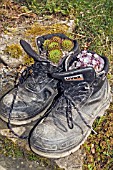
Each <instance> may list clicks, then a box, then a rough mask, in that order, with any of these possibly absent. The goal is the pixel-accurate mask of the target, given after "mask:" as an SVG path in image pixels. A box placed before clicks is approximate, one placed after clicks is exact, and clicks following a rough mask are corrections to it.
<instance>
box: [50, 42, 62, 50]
mask: <svg viewBox="0 0 113 170" xmlns="http://www.w3.org/2000/svg"><path fill="white" fill-rule="evenodd" d="M56 48H60V44H59V43H58V42H51V43H50V44H49V45H48V50H53V49H56Z"/></svg>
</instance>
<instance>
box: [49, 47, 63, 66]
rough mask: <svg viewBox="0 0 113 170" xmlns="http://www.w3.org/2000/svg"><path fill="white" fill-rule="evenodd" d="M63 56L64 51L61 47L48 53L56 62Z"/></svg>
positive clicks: (51, 59)
mask: <svg viewBox="0 0 113 170" xmlns="http://www.w3.org/2000/svg"><path fill="white" fill-rule="evenodd" d="M62 56H63V53H62V51H61V50H60V49H53V50H51V51H49V53H48V59H49V60H50V61H51V62H53V63H54V64H58V62H59V61H60V59H61V58H62Z"/></svg>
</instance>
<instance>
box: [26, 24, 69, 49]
mask: <svg viewBox="0 0 113 170" xmlns="http://www.w3.org/2000/svg"><path fill="white" fill-rule="evenodd" d="M68 29H69V27H68V26H67V25H66V24H59V23H57V24H52V25H46V26H42V25H41V24H38V23H34V24H33V25H32V26H31V27H30V28H29V29H28V30H27V31H26V32H25V36H26V38H27V37H28V38H31V41H32V42H35V38H36V37H37V36H41V35H46V34H52V33H64V34H66V35H68V36H71V33H69V32H68ZM33 45H34V46H35V44H33Z"/></svg>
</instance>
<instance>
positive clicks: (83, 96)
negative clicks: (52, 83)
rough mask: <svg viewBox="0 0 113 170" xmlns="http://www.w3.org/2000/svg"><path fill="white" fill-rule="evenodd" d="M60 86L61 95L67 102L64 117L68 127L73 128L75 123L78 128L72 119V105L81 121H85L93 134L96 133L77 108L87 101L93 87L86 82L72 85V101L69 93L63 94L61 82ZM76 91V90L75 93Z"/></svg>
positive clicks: (63, 88)
mask: <svg viewBox="0 0 113 170" xmlns="http://www.w3.org/2000/svg"><path fill="white" fill-rule="evenodd" d="M60 87H61V89H62V90H61V91H62V95H63V97H64V98H65V100H66V103H67V107H66V118H67V124H68V127H69V128H70V129H73V127H74V124H76V126H78V127H79V128H80V126H79V125H78V124H77V123H75V122H74V120H73V116H72V115H73V114H72V107H74V108H75V109H76V110H77V112H78V114H79V115H80V117H81V119H82V120H83V122H84V123H85V125H86V126H87V127H88V128H90V129H91V131H93V132H94V133H95V134H97V133H96V132H95V131H94V130H93V128H92V127H91V126H90V125H89V124H88V122H86V121H85V119H84V117H83V115H82V113H81V112H80V110H79V108H80V107H83V106H84V105H85V104H86V102H87V101H88V99H89V98H90V97H91V95H92V93H93V88H91V87H90V86H89V84H88V83H87V82H82V83H79V84H77V85H75V86H74V101H73V100H72V98H70V97H69V96H70V95H69V96H68V95H66V94H65V87H64V86H63V83H61V85H60ZM72 91H73V89H72ZM76 92H77V95H76ZM70 94H71V93H70ZM78 101H79V102H78ZM58 102H59V101H58ZM58 102H56V103H58ZM76 103H78V104H76ZM80 129H81V128H80ZM81 131H82V133H83V130H82V129H81Z"/></svg>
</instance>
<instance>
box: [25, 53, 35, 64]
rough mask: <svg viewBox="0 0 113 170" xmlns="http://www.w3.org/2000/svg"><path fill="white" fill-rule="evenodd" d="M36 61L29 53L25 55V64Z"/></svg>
mask: <svg viewBox="0 0 113 170" xmlns="http://www.w3.org/2000/svg"><path fill="white" fill-rule="evenodd" d="M33 63H34V59H33V58H32V57H30V56H28V55H27V54H26V55H24V56H23V64H24V65H31V64H33Z"/></svg>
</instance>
